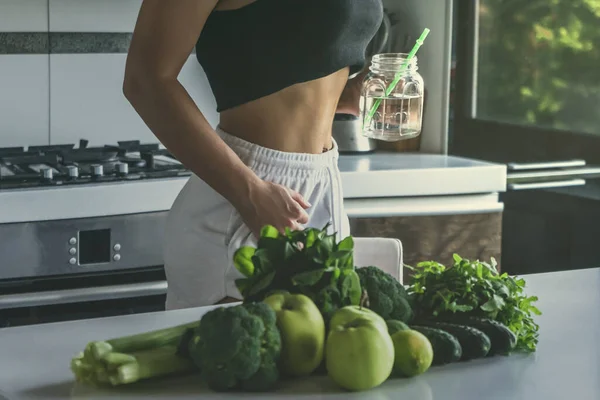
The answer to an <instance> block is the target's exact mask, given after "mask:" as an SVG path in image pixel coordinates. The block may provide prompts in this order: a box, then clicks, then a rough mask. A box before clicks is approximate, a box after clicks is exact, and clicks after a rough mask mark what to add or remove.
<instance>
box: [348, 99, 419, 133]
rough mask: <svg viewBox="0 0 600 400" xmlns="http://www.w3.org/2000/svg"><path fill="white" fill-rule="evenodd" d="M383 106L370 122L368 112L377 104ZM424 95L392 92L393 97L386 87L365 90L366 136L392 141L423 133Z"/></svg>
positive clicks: (364, 128)
mask: <svg viewBox="0 0 600 400" xmlns="http://www.w3.org/2000/svg"><path fill="white" fill-rule="evenodd" d="M378 100H379V101H380V104H379V107H378V108H377V111H376V112H375V114H373V117H372V119H371V120H370V122H369V121H368V118H367V115H368V114H369V112H370V111H371V108H372V107H373V105H374V104H375V103H376V102H377V101H378ZM422 104H423V96H422V95H421V94H419V93H403V92H400V91H397V92H392V93H390V95H389V96H386V95H385V92H384V91H383V90H371V91H367V92H365V93H363V95H362V96H361V100H360V106H361V115H362V116H363V123H365V125H363V135H364V136H367V137H370V138H372V139H378V140H383V141H388V142H394V141H397V140H404V139H411V138H414V137H416V136H419V134H420V133H421V121H422V118H421V113H422Z"/></svg>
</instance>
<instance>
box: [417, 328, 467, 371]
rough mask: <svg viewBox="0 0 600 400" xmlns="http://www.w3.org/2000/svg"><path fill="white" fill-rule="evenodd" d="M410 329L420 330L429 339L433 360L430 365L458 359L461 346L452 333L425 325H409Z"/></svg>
mask: <svg viewBox="0 0 600 400" xmlns="http://www.w3.org/2000/svg"><path fill="white" fill-rule="evenodd" d="M411 329H412V330H415V331H417V332H421V333H422V334H423V335H425V336H426V337H427V339H429V342H430V343H431V347H432V348H433V361H432V363H431V365H444V364H450V363H453V362H456V361H458V360H460V358H461V356H462V347H461V345H460V343H459V341H458V339H457V338H456V337H455V336H454V335H451V334H449V333H448V332H446V331H443V330H441V329H435V328H431V327H427V326H411Z"/></svg>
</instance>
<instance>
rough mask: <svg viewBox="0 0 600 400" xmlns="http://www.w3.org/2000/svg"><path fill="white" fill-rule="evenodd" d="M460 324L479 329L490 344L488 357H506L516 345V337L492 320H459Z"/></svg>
mask: <svg viewBox="0 0 600 400" xmlns="http://www.w3.org/2000/svg"><path fill="white" fill-rule="evenodd" d="M460 321H461V324H464V325H468V326H470V327H473V328H475V329H479V330H480V331H482V332H483V333H485V334H486V335H487V336H488V337H489V338H490V341H491V342H492V347H491V348H490V352H489V353H488V355H489V356H493V355H496V354H501V355H508V354H510V352H511V351H512V350H513V349H514V348H515V346H516V345H517V336H516V335H515V334H514V333H513V331H511V330H510V329H509V328H508V327H507V326H506V325H504V324H502V323H500V322H498V321H494V320H493V319H486V318H476V317H468V318H465V319H461V320H460Z"/></svg>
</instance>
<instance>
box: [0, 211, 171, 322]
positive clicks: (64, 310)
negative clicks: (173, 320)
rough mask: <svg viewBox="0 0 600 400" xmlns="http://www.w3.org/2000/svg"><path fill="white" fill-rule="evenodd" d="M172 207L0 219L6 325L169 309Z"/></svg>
mask: <svg viewBox="0 0 600 400" xmlns="http://www.w3.org/2000/svg"><path fill="white" fill-rule="evenodd" d="M166 214H167V212H166V211H165V212H151V213H140V214H131V215H114V216H108V217H95V218H80V219H67V220H51V221H34V222H20V223H7V224H0V254H2V256H3V259H2V264H1V267H0V326H4V327H6V326H16V325H24V324H33V323H47V322H56V321H63V320H74V319H79V318H93V317H105V316H114V315H123V314H131V313H140V312H151V311H159V310H164V302H165V294H166V288H167V283H166V279H165V274H164V268H163V265H162V246H161V244H162V241H163V240H162V238H163V230H164V225H165V220H166Z"/></svg>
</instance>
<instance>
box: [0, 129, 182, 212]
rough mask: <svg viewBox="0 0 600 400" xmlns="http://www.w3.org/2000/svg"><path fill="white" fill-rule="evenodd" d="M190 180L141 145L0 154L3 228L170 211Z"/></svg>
mask: <svg viewBox="0 0 600 400" xmlns="http://www.w3.org/2000/svg"><path fill="white" fill-rule="evenodd" d="M191 175H192V172H191V171H190V170H188V169H187V168H185V167H184V166H183V165H182V164H181V163H180V162H179V161H178V160H177V159H175V157H173V156H172V155H171V154H170V153H169V152H168V151H167V150H166V149H164V148H161V147H160V146H159V145H158V144H152V143H140V142H139V141H121V142H117V143H116V144H111V145H105V146H97V147H89V146H88V141H86V140H80V142H79V144H78V146H75V145H74V144H68V145H54V146H29V147H28V148H26V149H25V148H23V147H11V148H0V205H1V206H0V224H3V223H22V222H37V221H56V220H72V219H80V218H92V217H106V216H118V215H132V214H140V213H151V212H163V211H168V210H169V209H170V208H171V206H172V204H173V201H175V198H176V197H177V194H178V193H179V192H180V191H181V189H182V188H183V186H184V185H185V182H187V180H188V179H189V177H190V176H191Z"/></svg>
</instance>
